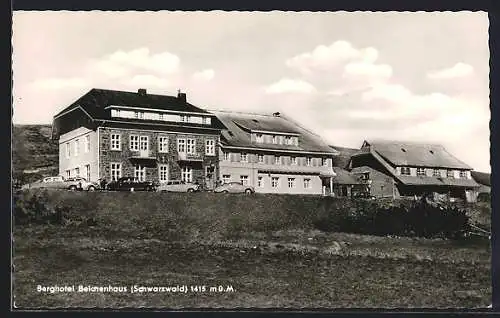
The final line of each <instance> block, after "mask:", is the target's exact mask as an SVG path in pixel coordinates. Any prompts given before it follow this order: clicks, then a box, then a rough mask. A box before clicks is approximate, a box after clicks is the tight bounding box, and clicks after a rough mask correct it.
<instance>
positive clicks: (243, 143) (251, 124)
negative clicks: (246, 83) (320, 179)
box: [212, 111, 337, 155]
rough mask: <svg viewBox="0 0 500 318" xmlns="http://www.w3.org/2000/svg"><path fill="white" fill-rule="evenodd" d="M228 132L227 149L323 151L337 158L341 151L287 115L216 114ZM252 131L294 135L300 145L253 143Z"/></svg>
mask: <svg viewBox="0 0 500 318" xmlns="http://www.w3.org/2000/svg"><path fill="white" fill-rule="evenodd" d="M212 113H213V114H214V115H215V116H217V118H218V119H219V120H220V121H221V122H222V124H223V125H224V126H225V127H226V129H224V130H222V136H221V143H222V145H223V146H230V147H241V148H254V149H266V150H277V151H278V150H284V151H297V152H301V151H302V152H320V153H328V154H331V155H336V154H337V151H336V150H334V149H332V148H330V147H329V146H328V144H327V143H325V142H324V141H323V140H322V139H321V137H320V136H318V135H316V134H314V133H313V132H311V131H309V130H307V129H305V128H303V127H301V126H299V125H298V124H297V123H295V122H294V121H292V120H290V119H288V118H286V117H285V116H284V115H280V116H274V115H267V114H251V113H235V112H225V111H212ZM252 131H257V132H258V131H265V132H269V133H272V132H275V133H278V134H280V133H281V134H291V135H296V136H298V138H299V144H298V146H295V145H279V144H268V143H259V144H257V143H255V142H252V139H251V133H252Z"/></svg>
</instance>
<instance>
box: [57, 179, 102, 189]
mask: <svg viewBox="0 0 500 318" xmlns="http://www.w3.org/2000/svg"><path fill="white" fill-rule="evenodd" d="M64 182H66V183H67V185H68V187H67V188H68V189H69V190H84V191H95V190H97V189H99V188H100V186H99V184H98V183H97V182H92V181H87V179H85V178H80V177H76V178H69V179H66V180H64Z"/></svg>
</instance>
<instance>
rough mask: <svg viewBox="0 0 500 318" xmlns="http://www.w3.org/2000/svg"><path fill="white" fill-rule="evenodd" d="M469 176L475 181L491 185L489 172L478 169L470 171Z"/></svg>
mask: <svg viewBox="0 0 500 318" xmlns="http://www.w3.org/2000/svg"><path fill="white" fill-rule="evenodd" d="M471 176H472V178H473V179H474V180H476V182H477V183H479V184H482V185H485V186H488V187H491V174H489V173H485V172H479V171H471Z"/></svg>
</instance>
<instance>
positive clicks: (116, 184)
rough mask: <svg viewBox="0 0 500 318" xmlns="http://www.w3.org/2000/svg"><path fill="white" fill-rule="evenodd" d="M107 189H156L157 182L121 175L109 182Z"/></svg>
mask: <svg viewBox="0 0 500 318" xmlns="http://www.w3.org/2000/svg"><path fill="white" fill-rule="evenodd" d="M106 189H107V190H110V191H154V190H155V184H154V183H153V182H152V181H139V180H137V179H136V178H134V177H121V178H119V179H118V180H115V181H111V182H110V183H108V184H107V186H106Z"/></svg>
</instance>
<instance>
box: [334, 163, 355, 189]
mask: <svg viewBox="0 0 500 318" xmlns="http://www.w3.org/2000/svg"><path fill="white" fill-rule="evenodd" d="M333 171H334V172H335V174H336V176H335V177H334V178H333V183H335V184H348V185H352V184H361V182H360V181H359V180H358V178H357V177H356V176H353V175H352V174H351V173H350V172H349V171H347V170H345V169H342V168H339V167H333Z"/></svg>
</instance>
